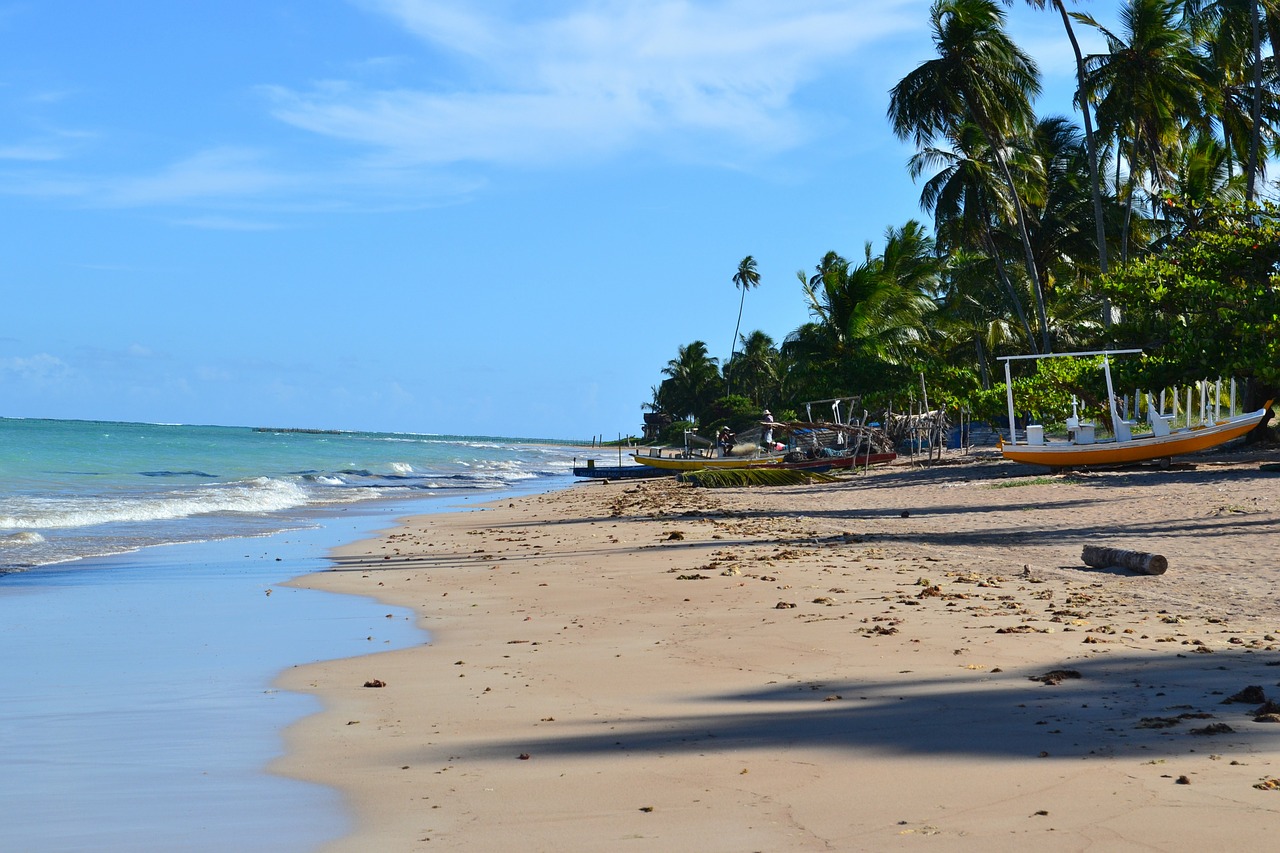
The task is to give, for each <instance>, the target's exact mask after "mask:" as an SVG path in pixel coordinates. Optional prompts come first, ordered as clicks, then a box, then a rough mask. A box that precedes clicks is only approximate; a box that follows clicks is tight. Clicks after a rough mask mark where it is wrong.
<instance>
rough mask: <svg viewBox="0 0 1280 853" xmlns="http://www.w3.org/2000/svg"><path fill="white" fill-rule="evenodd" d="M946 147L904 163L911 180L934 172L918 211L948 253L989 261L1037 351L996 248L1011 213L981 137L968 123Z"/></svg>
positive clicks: (950, 134)
mask: <svg viewBox="0 0 1280 853" xmlns="http://www.w3.org/2000/svg"><path fill="white" fill-rule="evenodd" d="M947 141H948V142H949V143H950V147H948V148H941V147H935V146H927V147H925V148H924V149H922V150H921V151H919V152H917V153H916V154H915V155H914V156H913V157H912V158H911V160H910V162H909V164H908V168H909V171H910V173H911V177H912V178H913V179H915V178H918V177H919V176H920V175H921V174H923V173H924V172H925V171H926V170H933V169H937V170H938V171H937V173H936V174H934V176H933V177H932V178H930V179H929V180H928V181H926V182H925V185H924V189H923V190H921V193H920V207H921V208H922V209H923V210H924V211H925V212H926V213H931V214H933V217H934V230H935V231H936V232H937V234H938V240H939V242H940V243H942V245H944V246H946V247H947V248H948V249H949V250H951V251H956V250H964V249H973V250H976V251H979V252H982V253H985V254H986V256H987V257H988V258H989V259H990V260H991V261H992V264H993V272H994V274H995V277H996V279H997V280H998V281H999V282H1000V285H1001V287H1002V288H1003V290H1004V295H1005V298H1006V299H1007V301H1008V304H1009V307H1010V308H1011V309H1012V311H1013V313H1014V314H1015V315H1016V316H1017V318H1018V322H1019V323H1020V324H1021V326H1022V328H1023V330H1024V331H1025V332H1026V346H1027V347H1029V348H1030V349H1031V350H1032V351H1033V352H1038V351H1039V346H1038V344H1037V343H1036V339H1035V334H1034V333H1033V332H1032V331H1031V325H1030V324H1029V323H1028V322H1027V314H1026V311H1025V310H1024V309H1023V305H1022V298H1021V297H1020V296H1019V295H1018V291H1017V288H1016V287H1015V286H1014V283H1013V281H1012V280H1011V278H1010V277H1009V272H1008V269H1007V268H1006V266H1005V262H1004V257H1003V254H1002V252H1001V251H1000V249H999V248H998V247H997V245H996V232H997V230H998V229H999V228H1000V227H1001V225H1002V223H1004V222H1010V223H1011V222H1012V220H1013V211H1012V210H1011V209H1010V205H1009V204H1008V200H1007V199H1006V198H1005V197H1004V196H1003V195H1002V194H1001V191H1000V178H999V177H997V175H996V172H995V167H994V164H993V162H992V159H993V158H992V157H991V156H990V149H989V148H988V147H987V145H986V142H985V140H984V138H983V136H982V134H981V133H980V132H979V131H978V130H977V128H975V127H974V126H973V125H971V124H964V125H961V126H960V127H959V128H956V129H955V130H954V131H949V132H948V133H947Z"/></svg>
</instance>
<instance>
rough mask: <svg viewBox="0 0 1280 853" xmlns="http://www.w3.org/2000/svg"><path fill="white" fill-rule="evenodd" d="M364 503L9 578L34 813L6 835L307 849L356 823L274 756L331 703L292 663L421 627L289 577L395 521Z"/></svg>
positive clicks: (4, 585) (18, 803)
mask: <svg viewBox="0 0 1280 853" xmlns="http://www.w3.org/2000/svg"><path fill="white" fill-rule="evenodd" d="M398 506H401V507H403V506H404V504H398ZM362 510H363V511H365V512H366V513H368V514H365V515H359V514H354V513H352V514H341V515H339V514H336V513H334V514H327V515H326V514H320V515H318V516H316V518H315V525H314V526H308V527H300V528H292V529H288V530H283V531H280V532H277V533H273V534H270V535H266V536H258V537H243V538H242V537H231V538H224V539H217V540H210V541H204V542H184V543H174V544H170V545H165V546H148V547H143V548H140V549H139V550H136V551H131V552H128V553H124V554H116V555H111V556H107V557H98V558H92V559H83V560H78V561H73V562H68V563H59V564H54V565H49V566H44V567H39V568H33V569H28V570H24V571H20V572H12V573H8V574H6V575H4V576H3V578H2V579H0V614H2V617H3V622H4V624H5V625H6V628H7V640H6V643H5V644H4V646H3V647H2V648H0V663H2V664H3V666H4V669H5V671H7V672H10V673H12V674H13V675H14V676H15V678H14V679H13V681H12V683H11V684H10V685H9V686H8V687H7V688H6V690H5V694H4V697H3V701H2V702H0V720H3V723H4V725H3V726H0V759H2V760H3V763H4V764H5V766H6V767H8V768H9V769H10V770H11V772H10V773H9V774H8V775H7V776H6V779H7V783H5V784H2V785H0V796H2V797H3V799H4V801H5V802H6V803H7V804H8V805H9V807H10V809H11V810H12V813H13V814H15V815H17V814H21V815H23V817H24V819H23V820H21V821H16V820H15V821H9V822H8V824H7V825H6V827H5V828H4V829H3V830H0V839H3V842H0V846H6V845H7V846H6V849H15V850H17V849H21V850H46V849H58V850H62V849H68V850H69V849H90V848H92V849H94V850H106V851H114V850H120V851H125V850H129V851H132V850H138V849H183V850H209V851H213V850H223V849H227V847H228V845H230V846H232V847H235V848H236V849H238V850H262V851H267V850H272V851H278V850H298V851H301V850H308V849H313V848H314V847H315V846H316V845H317V844H320V843H322V842H323V841H325V840H326V839H331V838H334V837H337V836H339V835H341V834H342V833H343V832H345V831H346V830H347V828H348V823H349V821H348V818H347V815H346V813H345V812H344V811H343V810H342V808H341V801H340V798H339V796H338V794H337V793H336V792H334V791H332V790H331V789H327V788H323V787H319V786H315V785H310V784H305V783H300V782H298V781H297V780H287V779H281V778H278V777H275V776H273V775H271V774H269V773H268V772H267V764H268V762H269V761H271V760H272V759H273V758H274V757H275V756H277V755H279V754H280V753H281V751H282V749H283V743H282V740H281V735H280V733H281V732H282V731H283V730H284V728H286V727H287V726H288V725H289V724H291V723H292V722H294V721H296V720H298V719H300V718H303V717H305V716H306V715H308V714H310V713H314V712H315V711H316V709H317V707H318V703H317V702H316V700H315V699H314V698H313V697H310V696H306V695H303V694H291V693H284V692H282V691H279V690H277V689H275V688H273V686H272V682H273V681H274V679H275V676H276V675H277V674H278V673H279V671H280V670H281V669H282V668H285V667H288V666H291V665H296V663H297V662H298V661H300V660H306V661H314V660H322V659H326V658H329V657H335V656H341V655H351V654H359V653H363V652H365V651H366V650H367V649H368V648H369V647H371V646H374V645H377V646H378V647H387V646H388V645H389V646H390V647H402V646H406V645H412V644H413V643H414V642H417V641H418V640H419V639H420V638H421V633H420V632H419V630H418V629H417V628H416V627H414V626H413V624H412V621H411V618H410V614H409V613H408V612H407V611H404V610H400V609H397V610H396V611H395V618H392V619H388V618H386V614H387V613H388V612H391V611H389V610H388V609H386V608H379V607H377V606H376V605H371V604H370V603H369V602H368V601H359V600H354V599H346V598H342V597H339V596H333V595H325V594H322V593H314V592H303V591H300V590H292V589H289V588H287V587H285V586H283V583H284V581H286V580H287V579H288V577H289V576H290V575H292V574H296V573H297V572H299V571H319V570H322V569H323V568H324V567H326V566H327V565H329V563H328V561H327V560H326V558H325V555H326V553H327V550H328V548H330V547H332V546H333V545H334V544H336V543H340V542H343V541H348V540H350V539H351V538H352V537H353V536H366V535H370V533H371V532H372V531H374V530H376V529H377V528H378V527H379V526H381V525H380V523H379V522H382V523H386V521H389V520H390V518H394V517H395V516H394V515H391V514H390V511H389V510H390V507H388V508H387V509H384V510H381V511H379V510H377V509H376V508H375V507H374V506H373V505H364V506H362ZM384 519H385V521H384Z"/></svg>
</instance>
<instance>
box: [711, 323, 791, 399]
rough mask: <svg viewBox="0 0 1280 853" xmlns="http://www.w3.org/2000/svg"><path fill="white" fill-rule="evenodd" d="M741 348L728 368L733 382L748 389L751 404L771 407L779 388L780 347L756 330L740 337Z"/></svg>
mask: <svg viewBox="0 0 1280 853" xmlns="http://www.w3.org/2000/svg"><path fill="white" fill-rule="evenodd" d="M739 342H740V343H741V344H742V349H741V350H740V351H739V352H738V353H737V355H735V356H734V357H733V359H732V360H731V361H730V362H729V363H728V364H727V365H725V368H724V372H725V375H727V376H732V378H733V381H734V383H736V384H737V385H738V386H739V387H742V388H746V389H748V391H749V392H750V393H749V396H750V397H751V400H752V402H754V403H755V404H756V405H758V406H768V405H769V404H771V403H772V402H774V399H773V395H774V394H775V392H776V391H777V387H778V348H777V346H775V345H774V343H773V338H771V337H769V336H768V335H766V334H765V333H764V332H762V331H760V330H759V329H757V330H756V331H754V332H752V333H751V334H749V335H743V336H741V337H740V338H739Z"/></svg>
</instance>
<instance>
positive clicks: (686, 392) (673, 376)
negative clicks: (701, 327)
mask: <svg viewBox="0 0 1280 853" xmlns="http://www.w3.org/2000/svg"><path fill="white" fill-rule="evenodd" d="M662 373H663V375H665V376H666V377H667V378H666V379H664V380H662V384H661V385H659V386H658V398H659V399H658V402H660V403H661V405H662V409H663V410H664V411H666V412H668V413H670V414H672V415H675V416H677V417H683V416H685V415H692V416H693V417H695V418H696V417H698V416H699V415H701V414H702V413H703V412H705V411H706V410H707V408H708V407H709V406H710V405H711V403H712V402H713V401H714V399H715V394H716V389H717V388H718V387H719V384H720V383H719V379H720V367H719V362H718V361H717V360H716V359H714V358H711V357H710V356H708V354H707V345H706V343H704V342H703V341H694V342H692V343H690V344H688V345H687V346H682V347H680V348H678V350H677V351H676V357H675V358H673V359H671V360H670V361H668V362H667V366H666V367H664V368H662Z"/></svg>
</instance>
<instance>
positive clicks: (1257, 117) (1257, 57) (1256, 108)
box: [1244, 0, 1262, 204]
mask: <svg viewBox="0 0 1280 853" xmlns="http://www.w3.org/2000/svg"><path fill="white" fill-rule="evenodd" d="M1249 15H1250V17H1251V18H1252V19H1253V104H1252V107H1251V109H1250V119H1251V121H1252V123H1253V126H1252V127H1251V128H1250V129H1249V167H1248V172H1247V175H1248V177H1247V178H1246V179H1245V190H1244V200H1245V202H1246V203H1248V204H1252V203H1253V199H1254V192H1255V187H1256V181H1257V176H1258V147H1259V145H1258V143H1259V140H1260V137H1261V136H1262V34H1261V28H1262V26H1261V23H1260V22H1259V21H1258V3H1257V0H1254V2H1252V3H1250V4H1249Z"/></svg>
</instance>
